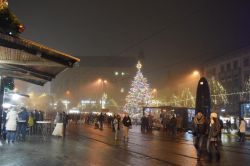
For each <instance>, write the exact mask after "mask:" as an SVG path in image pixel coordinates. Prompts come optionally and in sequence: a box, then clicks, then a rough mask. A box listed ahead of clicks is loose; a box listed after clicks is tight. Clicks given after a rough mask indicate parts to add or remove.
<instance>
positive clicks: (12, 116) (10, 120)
mask: <svg viewBox="0 0 250 166" xmlns="http://www.w3.org/2000/svg"><path fill="white" fill-rule="evenodd" d="M17 119H18V114H17V112H16V111H14V110H10V111H9V112H8V113H7V116H6V120H7V122H6V130H7V131H16V127H17Z"/></svg>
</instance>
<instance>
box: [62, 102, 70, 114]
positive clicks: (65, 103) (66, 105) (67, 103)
mask: <svg viewBox="0 0 250 166" xmlns="http://www.w3.org/2000/svg"><path fill="white" fill-rule="evenodd" d="M62 103H63V104H64V105H65V108H66V111H68V105H69V103H70V101H68V100H63V101H62Z"/></svg>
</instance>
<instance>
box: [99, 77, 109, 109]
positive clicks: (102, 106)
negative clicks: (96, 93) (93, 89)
mask: <svg viewBox="0 0 250 166" xmlns="http://www.w3.org/2000/svg"><path fill="white" fill-rule="evenodd" d="M98 83H99V84H101V88H102V90H101V91H102V96H101V108H102V109H104V108H105V104H104V100H103V97H104V95H105V91H104V85H105V84H107V83H108V81H107V80H103V79H101V78H100V79H98Z"/></svg>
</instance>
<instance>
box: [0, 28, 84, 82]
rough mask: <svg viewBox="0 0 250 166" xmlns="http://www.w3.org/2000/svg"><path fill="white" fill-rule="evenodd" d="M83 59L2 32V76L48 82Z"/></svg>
mask: <svg viewBox="0 0 250 166" xmlns="http://www.w3.org/2000/svg"><path fill="white" fill-rule="evenodd" d="M79 61H80V59H78V58H75V57H73V56H70V55H68V54H65V53H62V52H60V51H57V50H54V49H51V48H48V47H46V46H43V45H41V44H38V43H35V42H33V41H30V40H26V39H23V38H20V37H14V36H9V35H5V34H2V33H0V75H1V76H6V77H13V78H16V79H20V80H23V81H27V82H31V83H34V84H38V85H44V84H45V83H46V82H48V81H51V80H52V79H53V78H55V76H56V75H57V74H59V73H60V72H62V71H64V70H65V69H67V68H72V67H73V66H74V65H75V64H77V63H78V62H79Z"/></svg>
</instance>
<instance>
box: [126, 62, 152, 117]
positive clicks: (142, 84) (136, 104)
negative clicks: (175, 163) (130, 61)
mask: <svg viewBox="0 0 250 166" xmlns="http://www.w3.org/2000/svg"><path fill="white" fill-rule="evenodd" d="M136 67H137V69H138V71H137V73H136V76H135V77H134V80H133V81H132V85H131V88H130V91H129V93H128V95H127V97H126V104H125V106H124V111H125V112H128V113H129V114H130V115H132V116H133V115H136V114H141V115H142V109H143V107H144V106H148V105H150V103H151V100H152V90H151V89H150V88H149V84H148V83H147V79H146V78H144V77H143V74H142V72H141V68H142V65H141V63H140V62H138V64H137V65H136Z"/></svg>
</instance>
